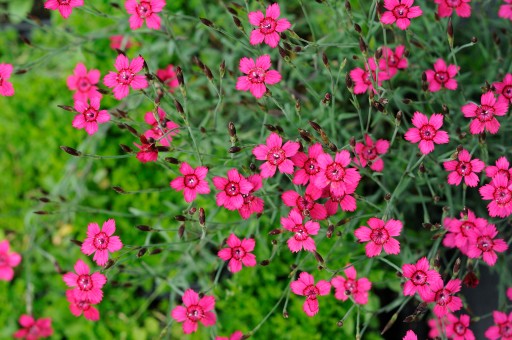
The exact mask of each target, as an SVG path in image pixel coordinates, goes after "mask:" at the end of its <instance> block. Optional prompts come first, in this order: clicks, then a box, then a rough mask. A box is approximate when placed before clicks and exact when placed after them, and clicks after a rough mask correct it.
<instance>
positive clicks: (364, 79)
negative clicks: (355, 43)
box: [350, 58, 390, 94]
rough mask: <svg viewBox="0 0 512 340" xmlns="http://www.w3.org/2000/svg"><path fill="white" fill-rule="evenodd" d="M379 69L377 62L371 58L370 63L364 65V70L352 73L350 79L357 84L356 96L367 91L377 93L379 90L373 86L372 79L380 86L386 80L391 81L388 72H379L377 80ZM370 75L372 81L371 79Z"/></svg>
mask: <svg viewBox="0 0 512 340" xmlns="http://www.w3.org/2000/svg"><path fill="white" fill-rule="evenodd" d="M377 69H378V68H377V64H376V63H375V60H374V59H373V58H369V59H368V63H367V64H365V65H364V70H363V69H362V68H359V67H358V68H355V69H353V70H352V71H350V78H351V79H352V81H353V82H354V84H355V86H354V93H355V94H363V93H365V92H366V91H368V92H371V91H373V93H377V90H376V89H375V88H374V86H373V83H372V79H373V82H375V83H377V85H378V86H381V85H382V82H383V81H384V80H389V78H390V77H389V75H388V73H386V72H378V79H377ZM370 74H371V77H372V79H370Z"/></svg>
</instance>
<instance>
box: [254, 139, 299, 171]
mask: <svg viewBox="0 0 512 340" xmlns="http://www.w3.org/2000/svg"><path fill="white" fill-rule="evenodd" d="M299 147H300V145H299V143H297V142H292V141H287V142H286V143H284V145H283V139H282V138H281V137H279V135H278V134H277V133H274V132H272V133H271V134H270V136H268V137H267V145H265V144H260V145H258V146H256V147H255V148H254V149H252V153H253V155H254V156H255V157H256V159H257V160H260V161H266V162H265V163H263V164H261V165H260V170H261V177H263V178H268V177H272V176H274V175H275V173H276V170H277V169H279V171H280V172H282V173H284V174H291V173H293V162H292V161H291V160H290V159H289V158H290V157H292V156H294V155H295V154H296V153H297V151H298V150H299Z"/></svg>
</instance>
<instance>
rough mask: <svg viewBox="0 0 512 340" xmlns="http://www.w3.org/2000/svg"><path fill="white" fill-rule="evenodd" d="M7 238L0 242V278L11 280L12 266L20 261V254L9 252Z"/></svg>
mask: <svg viewBox="0 0 512 340" xmlns="http://www.w3.org/2000/svg"><path fill="white" fill-rule="evenodd" d="M9 248H10V245H9V241H8V240H3V241H2V242H0V280H3V281H11V280H12V278H13V277H14V269H13V268H14V267H16V266H18V265H19V264H20V262H21V255H20V254H18V253H11V252H10V251H9Z"/></svg>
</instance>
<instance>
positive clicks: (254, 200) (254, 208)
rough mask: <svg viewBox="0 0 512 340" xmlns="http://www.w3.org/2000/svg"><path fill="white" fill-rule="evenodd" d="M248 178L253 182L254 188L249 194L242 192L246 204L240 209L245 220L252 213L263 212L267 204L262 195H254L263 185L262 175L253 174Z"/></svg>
mask: <svg viewBox="0 0 512 340" xmlns="http://www.w3.org/2000/svg"><path fill="white" fill-rule="evenodd" d="M247 180H248V181H249V182H250V183H252V185H253V188H252V189H251V191H249V193H248V194H247V195H245V194H242V197H243V199H244V204H243V205H242V207H240V208H239V209H238V212H239V213H240V216H242V218H243V219H244V220H246V219H248V218H249V216H251V215H252V214H255V213H256V214H261V213H262V212H263V208H264V206H265V202H264V201H263V199H261V198H260V197H256V196H254V192H255V191H258V190H260V189H261V187H262V186H263V180H262V178H261V176H260V175H251V176H249V177H247Z"/></svg>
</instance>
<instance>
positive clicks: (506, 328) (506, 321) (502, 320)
mask: <svg viewBox="0 0 512 340" xmlns="http://www.w3.org/2000/svg"><path fill="white" fill-rule="evenodd" d="M492 317H493V319H494V324H495V325H494V326H491V327H489V328H487V330H486V331H485V334H484V335H485V337H486V338H487V339H491V340H498V339H502V340H510V339H512V312H510V313H509V314H508V316H507V314H506V313H503V312H500V311H497V310H495V311H494V312H492Z"/></svg>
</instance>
